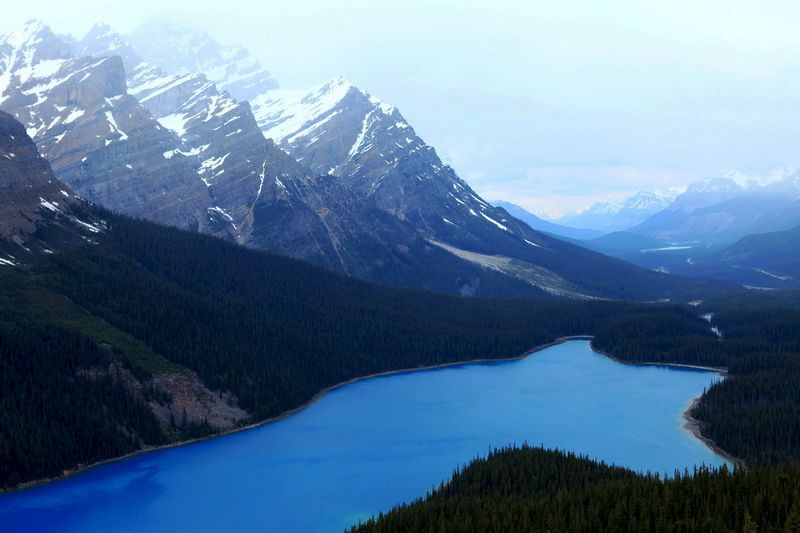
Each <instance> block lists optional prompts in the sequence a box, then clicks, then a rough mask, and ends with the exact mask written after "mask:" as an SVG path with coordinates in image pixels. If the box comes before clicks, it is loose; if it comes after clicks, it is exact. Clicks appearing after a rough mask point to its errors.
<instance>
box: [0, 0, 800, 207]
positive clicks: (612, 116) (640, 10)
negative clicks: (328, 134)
mask: <svg viewBox="0 0 800 533" xmlns="http://www.w3.org/2000/svg"><path fill="white" fill-rule="evenodd" d="M7 4H9V5H4V6H3V19H2V20H0V31H2V32H3V33H5V32H6V31H8V30H10V29H12V28H13V27H14V26H15V25H17V24H19V23H21V22H23V21H24V20H26V19H29V18H39V19H41V20H43V21H44V22H46V23H48V24H49V25H50V26H52V27H53V29H54V30H56V31H60V32H67V33H73V34H82V33H83V32H85V31H86V30H87V29H88V28H89V26H91V24H92V23H93V22H94V21H105V22H108V23H109V24H111V25H112V26H114V27H116V28H118V29H119V30H120V31H122V32H127V31H130V30H132V29H133V28H134V27H135V26H136V25H137V24H139V23H140V22H142V21H143V20H145V19H147V18H150V17H153V16H164V15H167V16H171V17H176V18H182V19H184V20H186V21H187V22H190V23H192V24H193V25H196V26H199V27H201V28H203V29H205V30H207V31H209V32H210V33H211V34H212V35H214V36H215V37H217V38H218V40H220V41H221V42H224V43H230V42H239V43H241V44H243V45H245V46H247V47H248V48H249V49H250V50H251V52H252V53H253V54H254V55H256V56H257V57H258V58H259V59H261V61H262V63H263V64H264V66H266V67H267V68H268V69H269V70H271V71H272V73H273V74H274V75H275V77H276V78H277V79H278V80H279V82H280V83H281V85H282V86H284V87H286V88H303V87H308V86H312V85H316V84H318V83H321V82H323V81H325V80H327V79H328V78H332V77H334V76H336V75H338V74H344V75H345V76H347V77H348V78H350V79H351V80H352V81H353V82H354V83H356V84H357V85H359V86H361V87H362V88H364V89H366V90H367V91H369V92H370V93H372V94H373V95H375V96H377V97H379V98H381V99H382V100H384V101H386V102H389V103H392V104H395V105H396V106H397V107H398V108H399V109H400V111H401V112H402V113H403V114H404V115H405V117H406V119H407V120H408V121H409V122H410V123H411V124H412V125H413V126H414V127H415V129H416V130H417V133H418V134H419V135H420V136H421V137H423V139H425V140H426V141H427V142H428V143H430V144H432V145H433V146H435V147H436V149H437V150H438V152H439V154H440V155H441V156H442V157H443V159H445V160H446V161H448V162H449V163H451V164H452V165H453V166H454V167H455V168H456V170H457V171H458V172H459V174H460V175H461V176H462V177H464V178H465V179H467V180H468V181H469V182H470V183H471V184H472V185H473V186H474V187H475V188H476V189H477V190H478V192H479V193H481V194H483V195H484V196H485V197H487V198H488V199H491V200H494V199H506V200H511V201H516V202H517V203H520V204H522V205H524V206H526V207H529V208H531V209H533V210H536V211H541V210H542V209H544V208H545V207H548V206H554V205H555V206H578V205H582V204H585V203H586V202H588V201H590V200H593V199H597V198H601V197H606V196H610V195H611V196H613V195H621V194H624V193H626V192H629V191H634V190H636V189H640V188H655V187H669V186H676V185H685V184H686V183H688V182H690V181H692V180H695V179H699V178H703V177H708V176H713V175H716V174H719V173H720V172H723V171H726V170H733V169H736V170H741V171H744V172H746V173H752V174H760V173H763V172H766V171H768V170H770V169H772V168H775V167H779V166H788V167H794V166H796V165H797V164H798V162H800V150H799V149H798V148H800V146H798V145H799V144H800V143H798V141H800V2H797V1H788V0H787V1H784V0H763V1H756V0H735V1H708V0H672V1H664V0H657V1H636V0H603V1H597V0H593V1H576V0H560V1H558V2H554V1H552V0H549V1H541V2H540V1H530V0H529V1H521V2H516V1H503V0H495V1H493V2H488V1H484V2H470V1H468V0H459V1H449V0H419V1H417V0H403V1H400V2H397V1H381V2H376V1H375V0H371V1H358V0H338V1H336V2H331V1H328V0H325V1H323V0H314V1H306V2H303V1H298V0H295V1H291V2H290V1H282V2H274V1H271V0H260V1H257V2H249V1H244V0H225V1H217V2H206V1H202V0H200V1H199V0H176V1H169V0H166V1H165V0H138V1H136V2H131V1H130V0H102V1H101V0H80V1H78V2H63V1H61V0H37V1H36V2H35V3H31V4H28V3H26V2H13V3H7Z"/></svg>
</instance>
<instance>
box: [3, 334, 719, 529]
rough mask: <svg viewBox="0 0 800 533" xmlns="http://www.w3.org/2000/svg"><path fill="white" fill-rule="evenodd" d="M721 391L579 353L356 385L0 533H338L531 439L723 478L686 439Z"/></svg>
mask: <svg viewBox="0 0 800 533" xmlns="http://www.w3.org/2000/svg"><path fill="white" fill-rule="evenodd" d="M718 379H720V377H719V376H718V375H717V374H715V373H711V372H702V371H694V370H687V369H678V368H669V367H663V366H631V365H623V364H620V363H617V362H615V361H613V360H611V359H609V358H607V357H605V356H603V355H600V354H597V353H595V352H593V351H592V350H591V348H590V346H589V342H588V341H583V340H573V341H568V342H565V343H563V344H559V345H556V346H553V347H550V348H547V349H545V350H542V351H540V352H536V353H534V354H532V355H530V356H529V357H527V358H525V359H521V360H516V361H508V362H496V363H480V364H470V365H462V366H455V367H447V368H441V369H434V370H424V371H417V372H406V373H400V374H393V375H389V376H381V377H375V378H370V379H365V380H362V381H358V382H355V383H352V384H349V385H346V386H343V387H340V388H337V389H334V390H333V391H331V392H329V393H328V394H326V395H325V396H323V397H322V398H321V399H320V401H318V402H316V403H314V404H313V405H311V406H310V407H308V408H307V409H305V410H303V411H301V412H299V413H297V414H296V415H293V416H291V417H289V418H286V419H284V420H280V421H277V422H275V423H271V424H267V425H264V426H260V427H258V428H255V429H251V430H247V431H242V432H239V433H235V434H232V435H228V436H225V437H221V438H215V439H210V440H206V441H202V442H198V443H195V444H191V445H187V446H182V447H177V448H171V449H165V450H159V451H155V452H151V453H147V454H143V455H139V456H135V457H132V458H129V459H126V460H122V461H117V462H113V463H109V464H106V465H103V466H100V467H97V468H93V469H90V470H87V471H86V472H83V473H81V474H79V475H76V476H73V477H71V478H67V479H64V480H61V481H58V482H55V483H51V484H48V485H43V486H40V487H36V488H32V489H27V490H23V491H19V492H16V493H11V494H7V495H4V496H0V530H3V531H25V532H31V531H81V532H103V533H105V532H109V531H137V532H153V531H237V532H238V531H279V532H283V531H291V532H295V531H309V532H330V531H342V530H343V529H344V528H346V527H348V526H350V525H352V524H354V523H355V522H357V521H358V520H359V519H362V518H366V517H369V516H370V515H372V514H374V513H377V512H378V511H382V510H384V511H385V510H389V509H391V508H392V507H393V506H394V505H396V504H398V503H401V502H407V501H410V500H413V499H414V498H416V497H420V496H424V495H425V493H426V492H427V491H428V490H430V489H431V488H433V487H434V486H436V485H438V484H439V483H440V482H442V481H444V480H446V479H448V478H449V477H450V475H451V474H452V472H453V470H454V468H456V466H458V465H463V464H465V463H467V462H469V461H470V460H471V459H473V458H475V457H476V456H478V455H484V454H485V453H486V452H487V451H489V449H491V448H492V447H500V446H504V445H508V444H512V443H523V442H526V441H527V442H528V443H530V444H532V445H539V444H544V445H545V446H546V447H552V448H561V449H565V450H572V451H575V452H578V453H581V454H586V455H588V456H590V457H593V458H598V459H603V460H605V461H607V462H612V463H616V464H618V465H622V466H627V467H630V468H633V469H636V470H639V471H645V470H651V471H658V472H664V473H672V472H674V470H675V469H681V470H682V469H684V468H686V467H688V468H691V467H692V466H694V465H700V464H706V465H721V464H723V463H725V461H724V460H723V459H722V458H720V457H719V456H717V455H716V454H714V453H713V452H712V451H711V450H709V449H708V448H707V447H706V446H705V445H704V444H703V443H702V442H700V441H699V440H698V439H696V438H694V437H693V436H692V435H691V434H690V433H689V432H687V431H686V430H684V429H683V427H682V426H683V418H682V412H683V411H684V409H685V408H686V407H687V406H688V404H689V403H690V401H691V400H692V399H693V398H695V397H697V396H698V395H700V394H701V393H702V392H703V389H704V388H705V387H708V386H709V385H711V383H713V382H714V381H716V380H718Z"/></svg>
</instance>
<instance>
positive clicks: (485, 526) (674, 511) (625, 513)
mask: <svg viewBox="0 0 800 533" xmlns="http://www.w3.org/2000/svg"><path fill="white" fill-rule="evenodd" d="M390 531H391V532H415V533H445V532H467V531H483V532H496V533H500V532H502V533H516V532H519V533H523V532H530V531H554V532H555V531H573V532H586V533H595V532H602V531H605V532H636V533H644V532H654V533H656V532H658V533H661V532H664V533H666V532H692V531H713V532H728V531H737V532H744V533H755V532H757V531H758V532H762V533H767V532H775V533H779V532H780V533H784V532H785V533H788V532H792V531H800V467H797V466H795V467H784V468H767V469H751V470H749V471H745V470H742V469H739V470H735V471H731V470H728V469H727V468H722V469H720V470H714V471H712V470H707V469H698V470H695V471H694V472H676V474H675V475H674V476H672V477H670V478H668V479H666V480H665V479H660V478H659V477H658V476H652V475H641V474H636V473H634V472H632V471H630V470H626V469H624V468H618V467H612V466H608V465H606V464H603V463H598V462H595V461H590V460H588V459H585V458H581V457H576V456H575V455H573V454H565V453H562V452H557V451H551V450H544V449H541V448H530V447H522V448H518V449H503V450H499V451H496V452H493V453H491V454H489V456H488V458H486V459H478V460H476V461H474V462H473V463H471V464H470V465H469V466H467V467H466V468H464V469H462V470H459V471H457V472H456V473H455V474H454V476H453V478H452V480H451V481H450V482H449V483H447V484H444V485H442V486H441V487H440V488H439V489H437V490H434V491H433V492H431V494H429V495H428V497H427V498H426V499H424V500H419V501H417V502H414V503H412V504H410V505H405V506H401V507H399V508H397V509H395V510H393V511H391V512H390V513H387V514H385V515H380V516H379V517H377V519H375V520H371V521H369V522H367V523H366V524H362V525H361V526H360V527H355V528H353V530H352V532H353V533H355V532H359V533H361V532H390Z"/></svg>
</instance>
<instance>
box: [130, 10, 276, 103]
mask: <svg viewBox="0 0 800 533" xmlns="http://www.w3.org/2000/svg"><path fill="white" fill-rule="evenodd" d="M128 40H129V41H130V43H131V44H132V45H133V47H134V48H135V49H136V52H137V53H138V54H140V56H141V58H142V60H144V61H146V62H147V63H150V64H152V65H155V66H156V67H159V68H160V69H162V70H164V71H165V72H169V73H173V74H191V73H203V74H204V75H205V76H206V77H207V78H208V79H209V80H210V81H212V82H214V83H215V84H216V85H217V87H218V88H219V90H220V91H225V92H228V93H230V94H231V95H232V96H233V97H235V98H237V99H240V100H249V99H252V98H254V97H256V96H258V95H260V94H263V93H264V92H266V91H269V90H271V89H276V88H278V82H277V81H276V80H275V78H273V77H272V75H271V74H270V73H269V72H268V71H267V70H265V69H263V68H262V67H261V65H260V64H259V62H258V61H257V60H256V59H255V58H253V57H252V56H251V55H250V53H249V52H248V51H247V50H246V49H245V48H243V47H241V46H221V45H220V44H219V43H217V42H216V41H215V40H214V39H213V38H211V36H209V35H208V34H207V33H205V32H201V31H196V30H194V29H191V28H188V27H186V26H182V25H180V24H176V23H175V22H168V21H157V20H153V21H150V22H147V23H145V24H143V25H141V26H139V27H138V28H137V29H136V30H135V31H134V32H133V33H132V34H131V35H130V36H129V38H128Z"/></svg>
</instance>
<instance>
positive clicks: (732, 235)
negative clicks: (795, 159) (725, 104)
mask: <svg viewBox="0 0 800 533" xmlns="http://www.w3.org/2000/svg"><path fill="white" fill-rule="evenodd" d="M797 224H800V175H797V174H794V175H789V176H786V177H785V178H783V179H781V180H779V181H776V182H773V183H770V184H768V185H765V186H759V185H751V186H749V187H742V186H741V185H740V184H739V183H737V182H736V181H735V180H733V179H731V178H715V179H710V180H705V181H702V182H698V183H695V184H692V185H691V186H690V187H689V188H688V189H687V190H686V192H685V193H683V194H682V195H680V196H679V197H678V198H676V199H675V201H674V202H673V203H672V205H670V206H669V207H668V208H667V209H664V210H663V211H661V212H659V213H656V214H655V215H653V216H651V217H650V218H649V219H647V220H645V221H644V222H642V223H641V224H639V225H637V226H634V227H632V228H630V231H631V232H633V233H640V234H642V235H648V236H650V237H654V238H656V239H660V240H664V241H670V242H692V243H700V244H701V245H708V246H725V245H728V244H731V243H733V242H734V241H736V240H738V239H741V238H742V237H744V236H746V235H751V234H755V233H765V232H771V231H777V230H783V229H789V228H792V227H794V226H796V225H797Z"/></svg>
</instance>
